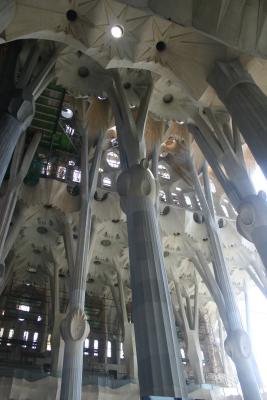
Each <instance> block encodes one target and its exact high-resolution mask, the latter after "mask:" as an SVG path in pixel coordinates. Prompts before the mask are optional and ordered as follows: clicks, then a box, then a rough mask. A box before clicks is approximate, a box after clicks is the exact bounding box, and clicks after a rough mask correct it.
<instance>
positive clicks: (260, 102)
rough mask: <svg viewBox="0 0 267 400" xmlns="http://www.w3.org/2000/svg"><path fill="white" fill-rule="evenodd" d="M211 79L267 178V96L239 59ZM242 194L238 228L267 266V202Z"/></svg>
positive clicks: (218, 65)
mask: <svg viewBox="0 0 267 400" xmlns="http://www.w3.org/2000/svg"><path fill="white" fill-rule="evenodd" d="M208 81H209V83H210V84H211V85H212V86H213V88H214V89H215V90H216V92H217V94H218V96H219V98H220V99H221V100H222V102H223V103H224V104H225V106H226V108H227V109H228V111H229V113H230V114H231V116H232V118H233V120H234V122H235V123H236V125H237V126H238V128H239V130H240V132H241V133H242V135H243V137H244V139H245V141H246V142H247V144H248V146H249V148H250V150H251V152H252V154H253V155H254V157H255V159H256V161H257V163H258V164H259V165H260V167H261V168H262V170H263V173H264V174H265V177H266V178H267V158H266V153H267V97H266V96H265V94H264V93H263V92H262V91H261V89H260V88H259V87H258V86H257V85H256V83H255V82H254V80H253V79H252V77H251V76H250V74H249V73H248V72H247V71H246V70H245V69H244V67H243V66H242V65H241V64H240V62H239V61H238V60H235V61H231V62H217V63H216V64H215V67H214V69H213V71H212V72H211V74H210V76H209V78H208ZM233 173H234V172H233ZM263 189H264V188H263ZM241 197H242V201H241V203H240V204H239V209H238V212H239V215H238V218H237V228H238V231H239V233H240V234H241V235H243V236H244V237H245V238H246V239H248V240H250V241H251V242H253V243H254V245H255V247H256V248H257V250H258V252H259V254H260V257H261V259H262V262H263V264H264V265H265V268H266V269H267V250H266V249H267V239H266V237H267V203H266V201H265V199H263V198H262V197H261V196H256V195H255V194H254V193H252V192H251V195H247V194H246V193H241Z"/></svg>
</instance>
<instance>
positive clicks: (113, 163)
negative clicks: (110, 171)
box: [106, 151, 121, 168]
mask: <svg viewBox="0 0 267 400" xmlns="http://www.w3.org/2000/svg"><path fill="white" fill-rule="evenodd" d="M106 160H107V163H108V165H109V166H110V167H111V168H120V164H121V163H120V157H119V155H118V154H117V153H116V152H115V151H109V152H108V153H107V157H106Z"/></svg>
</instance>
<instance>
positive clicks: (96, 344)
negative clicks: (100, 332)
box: [94, 339, 99, 357]
mask: <svg viewBox="0 0 267 400" xmlns="http://www.w3.org/2000/svg"><path fill="white" fill-rule="evenodd" d="M98 346H99V344H98V340H97V339H95V340H94V357H97V356H98Z"/></svg>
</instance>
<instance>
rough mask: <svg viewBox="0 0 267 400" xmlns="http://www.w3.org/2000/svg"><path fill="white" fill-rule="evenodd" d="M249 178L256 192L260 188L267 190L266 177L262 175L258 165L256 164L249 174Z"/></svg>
mask: <svg viewBox="0 0 267 400" xmlns="http://www.w3.org/2000/svg"><path fill="white" fill-rule="evenodd" d="M251 180H252V183H253V186H254V188H255V190H256V192H257V193H258V192H259V191H260V190H263V191H265V192H267V182H266V179H265V176H264V174H263V172H262V170H261V169H260V167H259V166H258V165H257V166H256V168H255V170H254V172H253V174H252V176H251Z"/></svg>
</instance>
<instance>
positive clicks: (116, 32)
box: [110, 25, 123, 39]
mask: <svg viewBox="0 0 267 400" xmlns="http://www.w3.org/2000/svg"><path fill="white" fill-rule="evenodd" d="M110 32H111V35H112V36H113V37H114V38H115V39H120V38H121V37H122V36H123V27H122V26H121V25H114V26H112V28H111V29H110Z"/></svg>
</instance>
